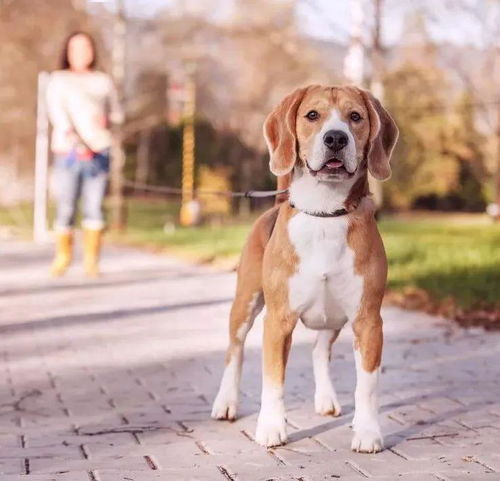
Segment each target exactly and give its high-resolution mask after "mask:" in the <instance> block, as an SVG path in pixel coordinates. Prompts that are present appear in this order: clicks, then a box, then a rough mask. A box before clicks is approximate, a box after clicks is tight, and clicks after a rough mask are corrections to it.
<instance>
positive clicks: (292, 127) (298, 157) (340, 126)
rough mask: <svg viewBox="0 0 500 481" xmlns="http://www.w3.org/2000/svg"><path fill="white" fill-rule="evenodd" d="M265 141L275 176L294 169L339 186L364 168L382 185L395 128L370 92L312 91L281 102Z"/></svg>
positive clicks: (343, 89)
mask: <svg viewBox="0 0 500 481" xmlns="http://www.w3.org/2000/svg"><path fill="white" fill-rule="evenodd" d="M264 136H265V138H266V142H267V145H268V147H269V153H270V168H271V172H272V173H273V174H275V175H277V176H282V175H286V174H288V173H289V172H291V171H292V169H293V168H294V166H296V165H297V166H300V167H303V168H306V169H307V170H308V171H309V173H310V174H311V175H314V176H316V178H317V179H318V180H319V181H322V182H338V181H342V180H343V179H348V178H352V177H353V176H354V175H355V174H356V173H357V172H359V171H360V170H361V169H364V168H365V166H367V167H368V170H369V171H370V173H371V174H372V175H373V176H374V177H375V178H377V179H380V180H385V179H387V178H389V177H390V175H391V167H390V165H389V160H390V157H391V154H392V151H393V149H394V146H395V144H396V141H397V138H398V128H397V127H396V124H395V123H394V120H393V119H392V117H391V116H390V115H389V114H388V112H387V111H386V110H385V109H384V108H383V107H382V105H381V104H380V102H379V101H378V100H377V99H376V98H375V97H373V95H371V94H370V93H369V92H366V91H364V90H361V89H358V88H356V87H324V86H320V85H312V86H309V87H305V88H299V89H297V90H295V91H294V92H292V93H291V94H290V95H288V96H287V97H285V98H284V99H283V100H282V101H281V103H280V104H279V105H278V106H277V107H276V108H275V109H274V110H273V112H271V114H269V116H268V117H267V119H266V121H265V124H264ZM365 161H366V163H365Z"/></svg>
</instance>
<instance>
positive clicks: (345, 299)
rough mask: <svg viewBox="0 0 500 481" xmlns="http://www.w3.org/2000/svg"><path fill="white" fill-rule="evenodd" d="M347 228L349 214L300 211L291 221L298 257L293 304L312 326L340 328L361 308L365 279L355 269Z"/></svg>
mask: <svg viewBox="0 0 500 481" xmlns="http://www.w3.org/2000/svg"><path fill="white" fill-rule="evenodd" d="M347 227H348V226H347V217H346V216H342V217H332V218H320V217H313V216H310V215H307V214H304V213H299V214H297V215H295V216H294V217H293V218H292V219H290V221H289V224H288V235H289V237H290V241H291V243H292V245H293V247H294V248H295V252H296V254H297V258H298V264H297V269H296V272H295V274H294V275H293V276H291V277H290V279H289V284H288V295H289V301H290V307H291V308H292V309H293V310H294V311H296V312H297V313H298V314H299V316H300V318H301V319H302V321H303V322H304V324H305V325H306V326H307V327H309V328H311V329H339V328H341V327H342V326H343V325H344V324H345V322H346V321H347V320H351V319H352V318H353V317H354V315H355V314H356V312H357V310H358V308H359V303H360V300H361V294H362V288H363V279H362V277H361V276H359V275H358V274H356V273H355V272H354V252H353V250H352V249H351V248H350V247H349V246H348V244H347Z"/></svg>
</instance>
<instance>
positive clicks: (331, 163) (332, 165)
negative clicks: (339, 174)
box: [326, 159, 343, 169]
mask: <svg viewBox="0 0 500 481" xmlns="http://www.w3.org/2000/svg"><path fill="white" fill-rule="evenodd" d="M341 165H343V162H341V161H340V160H335V159H333V160H329V161H328V162H327V163H326V166H327V167H329V168H330V169H336V168H337V167H340V166H341Z"/></svg>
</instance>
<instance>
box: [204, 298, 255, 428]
mask: <svg viewBox="0 0 500 481" xmlns="http://www.w3.org/2000/svg"><path fill="white" fill-rule="evenodd" d="M263 306H264V296H263V294H262V291H258V290H253V291H251V292H245V293H241V294H240V295H239V296H238V295H237V296H236V299H235V300H234V303H233V307H232V309H231V317H230V324H229V347H228V349H227V353H226V361H225V362H226V367H225V369H224V374H223V376H222V381H221V383H220V387H219V392H218V393H217V396H216V398H215V401H214V404H213V407H212V417H213V418H214V419H229V420H233V419H234V418H235V417H236V408H237V404H238V397H239V385H240V376H241V366H242V364H243V348H244V344H245V339H246V337H247V334H248V332H249V331H250V329H251V328H252V325H253V321H254V320H255V318H256V317H257V315H258V314H259V312H260V311H261V310H262V307H263Z"/></svg>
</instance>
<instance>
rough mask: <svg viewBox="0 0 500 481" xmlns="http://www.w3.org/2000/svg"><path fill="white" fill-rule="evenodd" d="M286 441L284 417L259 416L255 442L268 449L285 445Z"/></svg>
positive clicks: (261, 414)
mask: <svg viewBox="0 0 500 481" xmlns="http://www.w3.org/2000/svg"><path fill="white" fill-rule="evenodd" d="M286 440H287V435H286V423H285V417H284V416H272V415H269V414H267V415H266V414H263V413H262V412H261V413H260V414H259V419H258V420H257V431H256V433H255V441H257V443H259V444H260V445H261V446H266V447H268V448H270V447H272V446H280V445H281V444H285V443H286Z"/></svg>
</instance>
